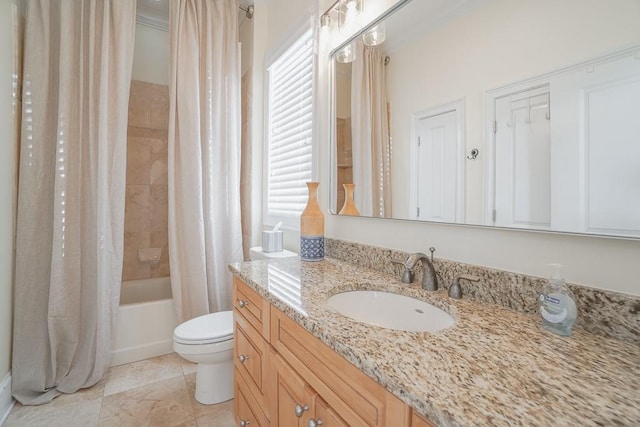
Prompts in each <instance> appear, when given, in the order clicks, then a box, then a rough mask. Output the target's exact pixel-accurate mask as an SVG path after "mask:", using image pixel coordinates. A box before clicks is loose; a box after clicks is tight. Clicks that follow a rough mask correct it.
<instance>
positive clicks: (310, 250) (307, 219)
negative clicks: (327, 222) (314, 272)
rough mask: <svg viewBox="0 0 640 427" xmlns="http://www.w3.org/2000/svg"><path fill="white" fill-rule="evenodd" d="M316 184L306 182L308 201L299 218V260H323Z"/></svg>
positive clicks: (321, 226)
mask: <svg viewBox="0 0 640 427" xmlns="http://www.w3.org/2000/svg"><path fill="white" fill-rule="evenodd" d="M318 185H319V183H318V182H307V188H308V189H309V200H308V201H307V206H306V207H305V208H304V211H302V215H301V216H300V259H301V260H302V261H322V260H323V259H324V215H323V214H322V210H321V209H320V205H319V204H318Z"/></svg>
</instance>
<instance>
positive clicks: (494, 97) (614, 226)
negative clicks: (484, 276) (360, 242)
mask: <svg viewBox="0 0 640 427" xmlns="http://www.w3.org/2000/svg"><path fill="white" fill-rule="evenodd" d="M637 22H640V3H639V2H637V0H614V1H609V2H587V1H584V0H566V1H562V2H558V1H553V0H543V1H540V0H519V1H517V2H514V1H509V0H456V1H451V0H420V1H418V0H412V1H406V2H404V3H403V4H402V5H401V6H399V7H396V8H394V9H393V10H391V11H390V12H389V13H388V14H387V15H386V16H383V17H381V18H380V19H378V20H376V21H374V22H373V23H372V25H370V26H369V27H367V28H364V29H363V30H362V31H361V32H360V33H359V34H358V35H356V36H355V37H354V38H352V39H350V40H348V41H347V42H346V43H345V44H343V45H341V46H338V47H337V48H336V49H334V50H333V51H332V53H331V57H330V64H331V73H330V74H331V76H332V79H331V80H332V84H331V87H332V89H331V90H332V100H331V111H332V123H334V124H335V127H334V129H332V161H331V177H332V184H331V185H332V187H331V188H332V191H331V200H330V206H331V209H332V211H333V213H339V212H340V211H341V210H342V209H343V207H345V199H347V201H348V203H347V205H349V206H350V207H351V208H350V209H348V210H345V211H343V214H351V215H362V216H373V217H381V218H394V219H406V220H418V221H439V222H447V223H460V224H473V225H487V226H499V227H510V228H523V229H534V230H547V231H561V232H571V233H587V234H598V235H610V236H623V237H635V238H638V237H640V120H638V111H640V31H638V26H637ZM379 24H384V30H385V34H384V37H380V36H379V35H378V40H379V39H381V38H384V42H382V43H381V44H379V45H377V46H367V45H364V44H363V42H362V40H363V34H364V33H365V32H367V31H371V30H372V29H373V27H374V26H376V25H379ZM345 47H347V48H349V49H352V50H353V51H354V52H355V57H356V58H355V60H354V61H353V62H350V63H341V62H338V61H337V60H336V58H337V57H338V56H339V54H340V53H341V50H343V49H344V48H345ZM341 56H342V58H344V57H345V55H341ZM347 56H348V55H347ZM344 184H353V186H351V185H350V186H348V187H346V188H345V186H344ZM349 194H352V195H353V203H351V200H350V197H347V196H348V195H349ZM353 207H355V210H354V209H352V208H353Z"/></svg>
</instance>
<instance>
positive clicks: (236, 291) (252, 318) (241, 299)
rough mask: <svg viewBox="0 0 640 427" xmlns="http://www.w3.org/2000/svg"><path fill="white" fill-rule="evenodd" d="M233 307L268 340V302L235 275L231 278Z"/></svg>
mask: <svg viewBox="0 0 640 427" xmlns="http://www.w3.org/2000/svg"><path fill="white" fill-rule="evenodd" d="M233 309H234V311H236V312H237V313H239V314H241V315H242V316H243V317H244V318H245V319H246V320H247V322H249V324H250V325H251V326H253V327H254V328H255V330H256V331H258V332H259V333H260V334H261V335H262V337H263V338H264V339H266V340H269V303H268V302H267V301H266V300H265V299H264V298H262V297H261V296H260V295H258V294H257V293H256V292H255V291H254V290H253V289H251V288H249V287H248V286H247V285H246V284H245V283H243V282H242V280H240V279H238V278H237V277H234V278H233Z"/></svg>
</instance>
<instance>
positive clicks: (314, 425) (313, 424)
mask: <svg viewBox="0 0 640 427" xmlns="http://www.w3.org/2000/svg"><path fill="white" fill-rule="evenodd" d="M323 424H324V423H323V422H322V420H321V419H320V418H318V419H317V420H314V419H313V418H311V419H310V420H309V422H308V423H307V427H319V426H321V425H323Z"/></svg>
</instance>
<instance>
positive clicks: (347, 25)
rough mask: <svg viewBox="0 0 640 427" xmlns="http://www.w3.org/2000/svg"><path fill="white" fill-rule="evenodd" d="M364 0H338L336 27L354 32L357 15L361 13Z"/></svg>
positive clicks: (347, 31)
mask: <svg viewBox="0 0 640 427" xmlns="http://www.w3.org/2000/svg"><path fill="white" fill-rule="evenodd" d="M363 3H364V0H340V1H339V3H338V28H339V29H340V31H343V32H345V33H352V32H355V26H356V25H357V20H358V16H359V15H360V14H361V13H362V10H363V6H364V4H363Z"/></svg>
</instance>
